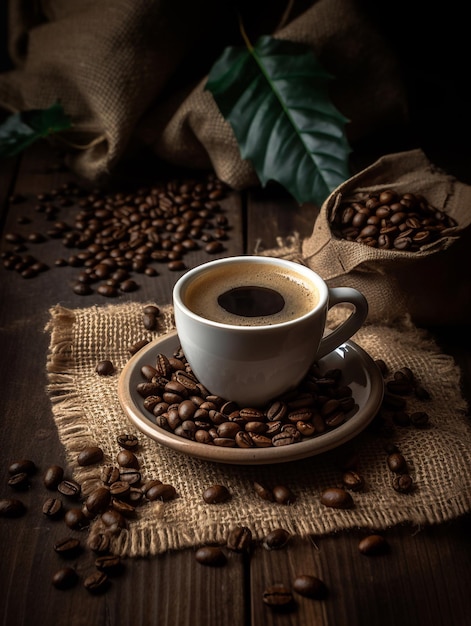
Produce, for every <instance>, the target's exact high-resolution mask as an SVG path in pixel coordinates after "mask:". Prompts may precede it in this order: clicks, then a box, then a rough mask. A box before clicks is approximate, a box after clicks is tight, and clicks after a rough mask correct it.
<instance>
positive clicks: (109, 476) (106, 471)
mask: <svg viewBox="0 0 471 626" xmlns="http://www.w3.org/2000/svg"><path fill="white" fill-rule="evenodd" d="M100 477H101V481H102V482H103V483H104V484H105V485H108V486H109V485H112V484H113V483H115V482H117V481H118V480H119V479H120V469H119V467H115V466H113V465H106V466H105V467H103V468H102V470H101V475H100Z"/></svg>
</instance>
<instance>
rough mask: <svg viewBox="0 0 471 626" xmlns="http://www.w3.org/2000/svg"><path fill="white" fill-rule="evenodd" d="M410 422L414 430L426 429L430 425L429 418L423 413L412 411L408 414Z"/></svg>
mask: <svg viewBox="0 0 471 626" xmlns="http://www.w3.org/2000/svg"><path fill="white" fill-rule="evenodd" d="M410 421H411V422H412V424H413V425H414V426H415V427H416V428H427V427H428V426H429V425H430V418H429V415H428V413H426V412H425V411H414V412H413V413H411V414H410Z"/></svg>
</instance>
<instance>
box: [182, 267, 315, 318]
mask: <svg viewBox="0 0 471 626" xmlns="http://www.w3.org/2000/svg"><path fill="white" fill-rule="evenodd" d="M244 287H261V288H264V289H271V290H273V291H275V292H277V293H279V294H280V295H281V296H282V298H283V299H284V301H285V304H284V306H283V308H282V309H281V311H278V312H277V313H274V314H271V315H261V316H254V317H252V316H241V315H236V314H233V313H230V312H229V311H227V310H226V309H224V308H223V307H222V306H220V304H219V303H218V298H219V297H220V296H221V295H222V294H225V293H226V292H228V291H230V290H232V289H238V288H244ZM182 297H183V302H184V304H185V305H186V306H187V307H188V308H189V309H190V310H191V311H193V313H195V314H196V315H199V316H200V317H203V318H205V319H208V320H212V321H214V322H219V323H222V324H231V325H234V326H270V325H274V324H281V323H283V322H288V321H290V320H294V319H297V318H299V317H302V316H303V315H305V314H306V313H309V311H312V309H314V308H315V307H316V306H317V304H318V303H319V292H318V290H317V287H316V286H315V285H314V283H313V282H311V281H310V280H309V279H307V278H305V277H303V276H302V275H300V274H297V273H296V272H294V271H291V270H290V269H289V268H283V267H278V266H277V265H266V264H259V263H236V264H233V265H225V266H222V267H218V268H212V269H211V270H208V271H204V272H202V273H201V274H200V275H199V276H197V277H195V278H194V279H193V280H192V281H191V283H190V284H189V285H188V286H187V288H186V290H185V293H184V294H182Z"/></svg>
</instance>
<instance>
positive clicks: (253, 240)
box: [0, 146, 471, 626]
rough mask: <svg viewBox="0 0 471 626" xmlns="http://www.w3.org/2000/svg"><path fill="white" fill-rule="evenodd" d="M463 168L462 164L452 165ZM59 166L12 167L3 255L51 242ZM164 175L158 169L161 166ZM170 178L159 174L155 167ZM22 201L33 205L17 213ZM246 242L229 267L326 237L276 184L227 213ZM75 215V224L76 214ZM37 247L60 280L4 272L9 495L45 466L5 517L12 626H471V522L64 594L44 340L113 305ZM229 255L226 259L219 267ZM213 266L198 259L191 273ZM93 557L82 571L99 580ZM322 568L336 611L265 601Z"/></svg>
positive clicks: (22, 163)
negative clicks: (283, 243) (67, 314)
mask: <svg viewBox="0 0 471 626" xmlns="http://www.w3.org/2000/svg"><path fill="white" fill-rule="evenodd" d="M450 162H452V157H450ZM56 164H57V158H56V155H55V154H54V153H53V152H52V151H51V150H50V149H49V147H47V146H35V147H33V148H32V149H30V150H29V151H28V152H27V153H26V154H25V155H24V156H23V157H22V158H20V159H17V160H4V161H2V162H1V164H0V167H1V174H0V208H1V221H0V224H1V230H2V244H1V246H2V248H1V249H2V251H4V250H7V249H11V245H10V244H7V243H6V242H5V240H4V235H5V234H6V233H10V232H17V231H18V230H21V229H23V230H25V228H26V227H24V226H21V225H19V224H18V220H20V221H21V218H22V217H23V216H27V217H29V218H30V219H31V220H32V223H31V224H30V225H29V226H28V227H27V229H26V230H28V231H34V230H40V229H42V230H43V231H44V230H45V224H46V222H45V216H44V214H40V213H38V212H37V211H36V210H35V201H34V198H35V196H36V195H37V194H39V193H42V192H44V191H47V190H51V189H55V188H56V189H57V188H59V187H60V186H61V185H62V184H63V183H65V182H67V181H69V180H72V179H73V176H72V175H71V174H70V173H69V172H64V171H62V170H61V169H60V168H57V167H55V165H56ZM148 169H149V170H150V168H148ZM154 176H156V177H157V178H159V177H160V173H159V170H158V169H157V168H156V169H155V174H154ZM16 194H21V195H24V196H26V197H27V201H26V202H22V203H16V202H14V201H13V199H14V198H13V196H14V195H16ZM224 202H225V205H224V206H225V208H226V210H227V214H228V215H230V223H231V226H232V230H231V231H230V233H229V235H230V236H229V239H228V240H227V241H226V242H224V245H225V249H224V251H223V252H222V253H221V254H220V255H219V256H223V255H233V254H239V253H244V252H253V251H254V250H255V249H256V248H258V249H260V247H261V246H262V247H264V248H265V249H266V248H273V247H275V246H276V245H277V237H278V236H288V235H290V234H292V233H293V232H297V233H299V235H300V236H301V237H304V236H307V235H309V234H310V232H311V230H312V225H313V221H314V217H315V215H314V214H313V209H312V207H302V208H300V207H298V206H296V205H295V204H294V203H293V201H292V199H291V198H290V197H289V196H288V195H287V194H285V193H282V192H281V191H280V190H279V189H277V188H276V187H275V186H274V187H273V188H270V189H269V190H266V191H261V190H257V189H254V190H253V191H250V192H246V193H243V194H236V193H233V194H231V195H230V196H229V197H228V198H227V199H226V200H225V201H224ZM67 211H68V209H67V208H64V209H62V213H61V216H62V219H65V217H64V216H67ZM34 245H35V244H30V245H28V248H29V251H30V253H31V254H36V255H37V256H39V257H41V259H42V260H44V261H46V262H47V263H48V264H49V265H50V266H51V269H50V270H49V271H46V272H44V273H42V274H41V275H40V276H38V277H36V278H34V279H22V278H21V277H20V276H19V275H18V273H17V272H15V271H6V270H4V269H3V268H2V269H0V303H1V308H0V354H1V358H0V381H1V393H0V407H1V408H0V433H1V442H2V463H1V464H0V476H1V481H2V487H1V489H0V496H1V497H12V495H15V496H16V494H12V493H11V489H10V488H9V487H8V486H7V480H8V478H9V473H8V467H9V465H10V463H11V462H12V461H13V460H16V459H21V458H30V459H32V460H34V462H35V463H36V465H37V467H38V474H37V475H36V476H35V477H34V479H33V486H32V487H31V489H29V490H28V491H26V492H21V493H20V494H19V495H18V497H19V498H21V499H22V500H23V501H24V502H25V504H26V505H27V507H28V512H27V514H26V515H24V516H22V517H19V518H17V519H5V518H0V545H1V558H0V615H1V617H2V620H1V623H2V624H4V625H5V626H20V625H23V626H33V625H36V624H37V625H38V626H39V625H41V626H48V625H52V624H54V626H61V625H64V626H65V625H67V626H78V625H84V626H85V625H87V626H89V625H91V624H93V625H99V624H102V625H105V624H111V625H113V626H119V625H121V624H122V625H123V626H129V625H145V624H159V626H165V625H168V626H177V625H184V624H188V625H189V624H192V625H193V626H198V625H201V626H203V625H204V626H223V625H226V624H231V625H232V626H248V625H249V624H252V625H256V626H261V625H264V626H265V625H269V624H298V625H303V626H304V625H307V624H313V625H314V624H315V625H316V626H320V625H330V626H366V625H368V626H424V625H427V626H438V625H443V626H445V625H446V626H466V625H469V624H471V593H470V591H469V581H470V580H471V559H470V555H471V524H470V522H471V517H470V516H469V515H467V516H465V517H463V518H462V519H458V520H456V521H453V522H450V523H447V524H443V525H438V526H434V527H427V528H412V527H410V526H407V527H399V528H393V529H390V530H389V531H387V532H386V533H385V535H386V537H387V540H388V542H389V543H390V545H391V546H392V551H391V553H390V554H389V555H388V556H387V557H386V556H385V557H382V558H373V559H369V558H361V557H360V556H359V553H358V541H359V536H360V534H359V532H356V531H351V532H340V533H337V534H335V535H332V536H327V537H312V539H311V540H309V539H304V540H301V539H300V538H294V539H293V541H292V542H291V544H290V546H289V549H286V550H275V551H267V550H264V549H256V550H255V551H254V553H253V555H252V556H251V557H250V558H247V557H244V556H242V555H239V554H236V553H234V554H231V555H230V559H229V562H228V564H227V565H226V566H225V567H222V568H210V567H202V566H201V565H200V564H198V563H197V562H196V560H195V555H194V550H191V549H188V550H183V551H178V552H173V553H166V554H164V555H162V556H159V557H155V558H141V559H135V560H133V559H127V560H126V564H125V572H124V573H123V575H122V576H121V577H120V579H119V581H118V582H117V583H116V584H114V585H113V586H112V587H111V588H110V589H109V590H108V591H107V592H106V593H104V594H101V595H98V596H95V595H92V594H89V593H87V592H86V591H85V590H84V589H83V587H82V586H81V585H77V586H76V587H75V588H73V589H70V590H68V591H59V590H57V589H55V588H54V587H53V585H52V584H51V576H52V574H53V572H54V571H55V570H56V569H57V568H58V567H59V565H60V560H58V556H57V554H56V553H55V552H54V551H53V549H52V548H51V546H52V545H53V543H54V541H55V540H56V539H58V538H59V537H62V536H63V534H64V527H63V525H62V523H61V522H55V523H53V522H50V521H49V520H48V519H47V518H46V517H45V516H44V515H43V514H42V512H41V508H42V503H43V500H44V496H45V491H44V489H43V488H42V487H41V478H40V476H41V471H43V470H44V468H46V467H47V466H48V465H50V464H51V463H58V464H64V463H65V455H64V450H63V449H62V446H61V444H60V442H59V438H58V434H57V430H56V426H55V423H54V420H53V416H52V411H51V405H50V399H49V397H48V395H47V393H46V389H45V387H46V383H47V378H46V370H45V359H46V353H47V349H48V342H49V336H48V334H47V333H46V332H44V328H45V325H46V323H47V321H48V319H49V312H48V311H49V308H50V307H52V306H54V305H56V304H58V303H60V304H62V305H63V306H65V307H70V308H77V307H83V306H89V305H91V304H105V303H109V301H106V299H105V298H103V296H99V295H96V294H95V295H90V296H86V297H84V296H80V295H77V294H75V293H74V292H73V290H72V288H71V282H72V277H73V276H75V275H76V273H77V271H76V269H74V268H71V267H66V268H61V269H60V270H59V269H58V268H54V267H53V266H54V261H55V259H57V258H58V257H62V256H64V249H63V247H62V245H61V243H60V241H59V240H57V239H51V240H49V241H48V242H47V243H44V244H41V246H38V247H36V248H35V247H34ZM216 256H218V255H216ZM205 260H208V255H207V254H206V253H205V252H203V251H198V252H192V253H191V255H189V256H188V263H191V264H192V265H193V264H197V263H200V262H202V261H205ZM179 275H180V272H176V273H175V272H171V271H161V272H160V276H158V277H154V278H152V277H147V276H143V275H140V276H139V277H138V282H139V284H140V289H139V290H137V291H134V292H132V293H125V294H122V295H121V296H120V301H131V300H133V301H147V300H148V299H149V298H150V299H153V300H155V301H156V302H162V303H165V302H170V295H171V287H172V285H173V283H174V282H175V280H176V278H177V277H178V276H179ZM437 339H438V340H439V341H440V342H442V344H443V346H444V349H445V350H447V351H448V352H450V353H451V354H453V355H454V356H455V358H456V359H457V362H458V363H459V364H460V366H461V367H462V371H463V385H464V391H465V393H466V395H467V397H468V398H469V397H470V383H471V375H470V364H471V343H470V341H469V332H468V335H467V338H465V339H463V335H461V334H459V332H458V331H454V329H446V328H445V329H443V328H442V329H440V330H439V332H438V331H437ZM92 559H93V555H92V554H90V555H85V556H83V557H81V559H80V561H78V568H79V571H80V572H82V571H85V570H86V569H87V568H88V567H89V566H90V563H91V562H92ZM313 567H315V570H316V571H317V572H319V573H320V575H321V577H322V578H323V579H324V580H325V582H326V583H327V585H328V587H329V589H330V590H331V593H330V595H329V597H328V598H327V599H326V600H325V601H321V602H319V601H312V600H310V599H303V598H301V597H300V598H298V599H297V607H296V610H294V611H292V612H289V613H283V614H279V613H276V612H273V611H272V610H270V609H269V608H267V607H266V606H265V605H264V604H263V602H262V593H263V590H264V588H265V585H266V581H267V580H268V579H270V580H273V579H275V578H278V579H280V580H291V579H292V578H293V576H294V575H295V574H296V573H298V572H302V571H311V570H312V568H313Z"/></svg>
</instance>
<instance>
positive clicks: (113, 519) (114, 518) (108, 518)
mask: <svg viewBox="0 0 471 626" xmlns="http://www.w3.org/2000/svg"><path fill="white" fill-rule="evenodd" d="M101 520H102V522H103V523H104V524H105V526H107V527H108V528H110V529H112V530H114V529H116V530H121V529H122V528H127V525H128V524H127V522H126V518H125V517H124V516H123V515H121V513H119V512H118V511H116V510H114V509H108V510H107V511H105V512H104V513H102V514H101Z"/></svg>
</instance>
